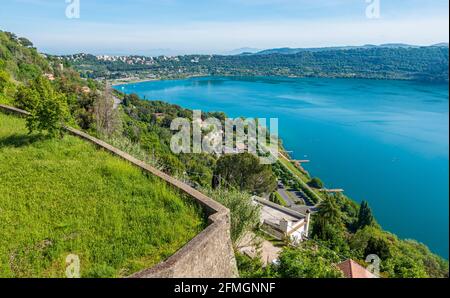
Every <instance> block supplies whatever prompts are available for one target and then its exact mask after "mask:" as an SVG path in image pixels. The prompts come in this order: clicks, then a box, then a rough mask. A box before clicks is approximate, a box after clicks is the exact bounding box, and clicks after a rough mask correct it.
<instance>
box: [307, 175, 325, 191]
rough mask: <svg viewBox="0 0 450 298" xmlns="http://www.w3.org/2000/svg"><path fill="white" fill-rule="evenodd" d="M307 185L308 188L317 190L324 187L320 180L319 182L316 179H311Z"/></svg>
mask: <svg viewBox="0 0 450 298" xmlns="http://www.w3.org/2000/svg"><path fill="white" fill-rule="evenodd" d="M308 184H309V186H311V187H314V188H318V189H322V188H323V186H324V185H323V182H322V180H320V179H319V178H317V177H314V178H312V179H311V181H310V182H309V183H308Z"/></svg>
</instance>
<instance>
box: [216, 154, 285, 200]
mask: <svg viewBox="0 0 450 298" xmlns="http://www.w3.org/2000/svg"><path fill="white" fill-rule="evenodd" d="M214 176H215V178H213V187H214V188H217V187H218V186H219V184H217V182H220V185H221V186H224V187H230V186H231V187H236V188H238V189H240V190H242V191H248V192H250V193H256V194H263V193H272V192H273V191H274V190H275V189H276V186H277V181H276V178H275V175H274V174H273V172H272V168H271V166H270V165H262V164H261V163H260V162H259V159H258V157H256V156H255V155H253V154H250V153H242V154H227V155H223V156H222V157H220V158H219V160H218V161H217V165H216V168H215V171H214ZM223 181H225V183H223Z"/></svg>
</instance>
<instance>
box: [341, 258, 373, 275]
mask: <svg viewBox="0 0 450 298" xmlns="http://www.w3.org/2000/svg"><path fill="white" fill-rule="evenodd" d="M337 266H338V268H339V269H340V270H341V271H342V272H343V273H344V276H345V277H346V278H376V276H375V275H374V274H372V273H370V272H369V271H367V270H366V268H364V267H363V266H361V265H359V264H358V263H356V262H355V261H353V260H352V259H348V260H347V261H345V262H342V263H340V264H338V265H337Z"/></svg>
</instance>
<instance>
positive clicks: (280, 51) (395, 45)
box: [241, 42, 449, 55]
mask: <svg viewBox="0 0 450 298" xmlns="http://www.w3.org/2000/svg"><path fill="white" fill-rule="evenodd" d="M448 46H449V44H448V43H446V42H442V43H438V44H434V45H431V46H425V47H448ZM422 47H424V46H418V45H409V44H404V43H386V44H381V45H372V44H366V45H362V46H342V47H323V48H278V49H268V50H263V51H259V52H257V53H252V54H254V55H270V54H282V55H292V54H297V53H300V52H320V51H329V50H351V49H369V48H391V49H392V48H422ZM248 54H250V53H242V54H241V55H248Z"/></svg>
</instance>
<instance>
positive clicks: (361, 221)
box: [356, 201, 375, 230]
mask: <svg viewBox="0 0 450 298" xmlns="http://www.w3.org/2000/svg"><path fill="white" fill-rule="evenodd" d="M374 222H375V219H374V217H373V214H372V210H371V209H370V207H369V204H368V203H367V202H366V201H362V202H361V206H360V208H359V214H358V222H357V226H356V228H357V229H358V230H359V229H363V228H365V227H367V226H371V225H373V224H374Z"/></svg>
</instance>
